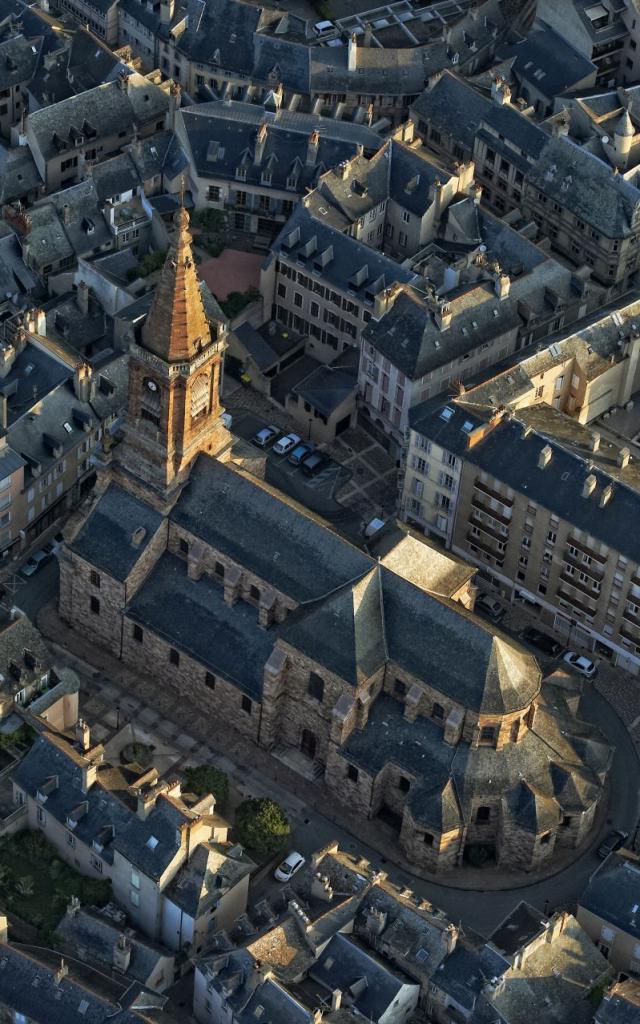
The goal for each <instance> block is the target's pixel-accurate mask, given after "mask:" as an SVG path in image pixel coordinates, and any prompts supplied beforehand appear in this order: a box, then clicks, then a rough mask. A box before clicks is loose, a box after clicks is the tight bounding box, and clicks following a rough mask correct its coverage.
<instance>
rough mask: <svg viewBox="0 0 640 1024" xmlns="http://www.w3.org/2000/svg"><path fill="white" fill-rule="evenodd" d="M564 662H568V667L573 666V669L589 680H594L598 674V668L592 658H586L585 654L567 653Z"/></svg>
mask: <svg viewBox="0 0 640 1024" xmlns="http://www.w3.org/2000/svg"><path fill="white" fill-rule="evenodd" d="M563 660H564V661H566V663H567V665H571V668H575V670H576V672H579V673H580V675H582V676H586V677H587V679H594V678H595V677H596V676H597V674H598V666H597V665H596V664H595V662H593V661H591V659H590V658H585V656H584V655H583V654H576V652H575V651H567V653H566V654H565V656H564V659H563Z"/></svg>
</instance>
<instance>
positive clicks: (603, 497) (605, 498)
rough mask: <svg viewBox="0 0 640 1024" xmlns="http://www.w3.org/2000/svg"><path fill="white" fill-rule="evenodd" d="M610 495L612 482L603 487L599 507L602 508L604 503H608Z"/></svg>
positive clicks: (611, 494) (611, 493)
mask: <svg viewBox="0 0 640 1024" xmlns="http://www.w3.org/2000/svg"><path fill="white" fill-rule="evenodd" d="M612 497H613V484H607V486H606V487H605V488H603V491H602V494H601V495H600V508H604V507H605V505H608V504H609V502H610V501H611V498H612Z"/></svg>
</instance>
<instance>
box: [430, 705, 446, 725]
mask: <svg viewBox="0 0 640 1024" xmlns="http://www.w3.org/2000/svg"><path fill="white" fill-rule="evenodd" d="M431 717H432V718H433V720H434V721H435V722H442V721H444V708H443V706H442V704H434V705H433V707H432V709H431Z"/></svg>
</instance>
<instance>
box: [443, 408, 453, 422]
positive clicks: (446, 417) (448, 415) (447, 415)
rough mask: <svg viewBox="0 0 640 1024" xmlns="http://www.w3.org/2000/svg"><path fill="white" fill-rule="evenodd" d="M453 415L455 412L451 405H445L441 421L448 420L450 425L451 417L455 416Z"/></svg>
mask: <svg viewBox="0 0 640 1024" xmlns="http://www.w3.org/2000/svg"><path fill="white" fill-rule="evenodd" d="M453 414H454V410H453V409H452V408H451V406H450V405H445V407H444V409H443V410H442V412H441V413H440V419H441V420H446V422H447V423H448V422H449V420H450V419H451V417H452V416H453Z"/></svg>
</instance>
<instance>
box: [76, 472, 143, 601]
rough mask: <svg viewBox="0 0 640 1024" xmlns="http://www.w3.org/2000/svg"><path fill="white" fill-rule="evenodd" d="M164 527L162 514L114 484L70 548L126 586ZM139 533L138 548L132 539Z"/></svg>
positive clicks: (103, 496)
mask: <svg viewBox="0 0 640 1024" xmlns="http://www.w3.org/2000/svg"><path fill="white" fill-rule="evenodd" d="M162 523H163V519H162V516H161V515H160V513H159V512H156V511H155V509H152V508H151V507H150V506H149V505H146V504H145V503H144V502H142V501H140V500H138V499H137V498H135V497H134V496H133V495H132V494H130V493H129V492H128V491H125V490H123V488H121V487H119V486H118V485H117V484H111V485H110V486H109V487H108V489H107V490H106V491H105V493H104V494H103V495H102V497H101V498H100V499H99V501H98V503H97V505H96V506H95V508H94V509H93V511H92V512H91V514H90V516H89V517H88V519H87V520H86V522H85V523H84V524H83V526H82V528H81V530H80V532H79V533H78V534H77V535H76V537H75V538H74V539H73V540H72V541H71V543H70V544H69V548H70V550H71V551H73V552H74V553H75V554H77V555H79V556H80V558H84V559H85V560H86V561H87V562H90V563H91V564H92V565H95V567H96V568H97V569H98V570H102V571H104V572H106V573H108V574H109V575H110V576H113V577H114V579H117V580H119V581H121V582H124V580H126V578H127V576H128V575H129V573H130V572H131V570H132V569H133V567H134V565H135V564H136V562H137V561H138V559H139V558H140V556H141V555H142V554H143V553H144V551H145V550H146V548H147V546H148V545H149V543H150V542H151V540H152V539H153V537H154V536H155V535H156V533H157V531H158V530H159V528H160V527H161V526H162ZM139 529H143V530H144V531H145V533H144V537H143V538H142V540H141V542H140V543H138V544H136V543H133V537H134V534H135V532H136V530H139Z"/></svg>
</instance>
